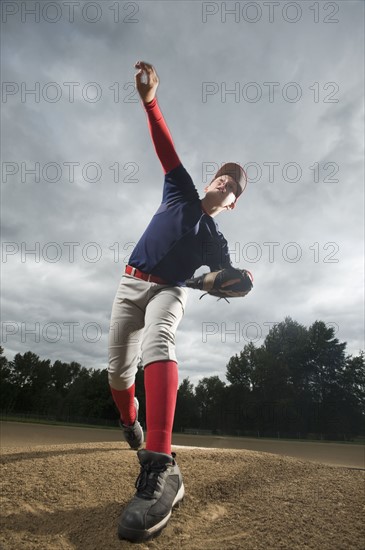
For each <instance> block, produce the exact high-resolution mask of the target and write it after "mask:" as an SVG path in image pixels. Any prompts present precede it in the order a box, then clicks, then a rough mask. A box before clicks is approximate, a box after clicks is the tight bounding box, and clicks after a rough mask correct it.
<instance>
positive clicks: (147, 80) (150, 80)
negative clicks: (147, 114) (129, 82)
mask: <svg viewBox="0 0 365 550" xmlns="http://www.w3.org/2000/svg"><path fill="white" fill-rule="evenodd" d="M134 67H135V68H136V69H139V71H138V73H136V74H135V75H134V80H135V83H136V88H137V90H138V93H139V95H140V96H141V99H142V101H143V102H144V103H150V102H151V101H152V100H153V99H154V98H155V95H156V90H157V86H158V84H159V78H158V76H157V73H156V71H155V69H154V67H153V66H152V65H150V63H146V62H145V61H137V63H135V65H134Z"/></svg>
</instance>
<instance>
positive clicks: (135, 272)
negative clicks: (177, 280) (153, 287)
mask: <svg viewBox="0 0 365 550" xmlns="http://www.w3.org/2000/svg"><path fill="white" fill-rule="evenodd" d="M125 272H126V273H128V275H132V276H133V277H138V279H143V280H144V281H148V282H150V283H158V284H159V285H167V284H169V283H167V282H166V281H164V280H163V279H161V278H160V277H157V276H156V275H148V273H143V271H140V270H139V269H137V268H136V267H132V266H131V265H126V267H125Z"/></svg>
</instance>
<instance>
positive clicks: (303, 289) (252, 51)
mask: <svg viewBox="0 0 365 550" xmlns="http://www.w3.org/2000/svg"><path fill="white" fill-rule="evenodd" d="M225 5H226V11H227V12H228V11H229V10H231V12H230V13H226V12H225V10H224V3H221V2H198V1H194V2H193V1H179V2H172V1H154V2H147V1H131V2H120V3H118V2H114V1H113V2H108V1H102V2H101V1H99V2H83V1H79V2H77V3H76V2H75V3H71V4H70V3H68V4H67V3H66V2H63V1H58V2H33V1H28V2H26V3H24V2H10V1H9V2H3V3H2V9H3V13H2V44H1V46H2V60H1V61H2V82H3V93H2V113H1V123H2V146H1V147H2V150H1V153H2V182H1V188H2V241H3V242H2V260H1V270H2V283H3V292H2V346H3V347H4V348H5V354H6V356H7V357H8V358H9V359H11V358H12V357H13V356H14V355H15V354H16V353H18V352H20V353H24V352H26V351H28V350H31V351H33V352H35V353H36V354H38V355H39V356H40V357H41V358H43V359H46V358H49V359H51V360H52V361H55V360H56V359H61V360H63V361H78V362H79V363H81V364H82V365H84V366H87V367H93V368H105V367H106V366H107V354H108V351H107V336H108V328H109V320H110V312H111V307H112V302H113V299H114V295H115V293H116V290H117V287H118V284H119V281H120V278H121V274H122V270H123V267H124V265H125V263H126V262H127V261H128V257H129V255H130V253H131V252H132V250H133V246H134V245H135V244H136V242H137V241H138V239H139V237H140V236H141V234H142V232H143V231H144V229H145V227H146V226H147V224H148V223H149V221H150V219H151V217H152V215H153V214H154V212H155V211H156V209H157V208H158V206H159V204H160V201H161V197H162V186H163V172H162V168H161V165H160V163H159V160H158V159H157V157H156V154H155V151H154V149H153V146H152V143H151V139H150V136H149V133H148V127H147V121H146V115H145V113H144V111H143V109H142V107H141V105H140V103H139V100H138V96H137V95H136V93H135V90H134V73H135V72H136V71H135V69H134V63H135V62H136V61H137V60H139V59H141V60H144V61H148V62H150V63H152V64H153V65H154V66H155V68H156V71H157V73H158V75H159V78H160V85H159V88H158V92H157V96H158V100H159V104H160V107H161V110H162V112H163V114H164V116H165V119H166V121H167V124H168V126H169V128H170V131H171V133H172V136H173V139H174V142H175V146H176V149H177V152H178V154H179V157H180V159H181V161H182V162H183V164H184V166H185V167H186V169H187V170H188V172H189V173H190V175H191V176H192V178H193V181H194V182H195V185H196V187H197V189H198V191H199V193H200V194H201V197H203V188H204V186H205V184H206V183H207V182H208V181H210V179H211V176H212V175H213V174H214V172H215V171H216V170H217V168H218V167H219V166H220V165H221V164H222V163H223V162H227V161H236V162H240V163H241V164H242V165H243V166H245V167H246V169H247V172H248V176H249V185H248V188H247V189H246V191H245V193H244V195H243V196H242V197H241V198H240V200H239V203H238V207H237V208H236V209H235V210H234V211H233V212H225V213H222V214H221V215H219V216H218V217H217V218H215V221H216V222H217V223H218V225H219V229H220V230H221V231H222V232H223V234H224V235H225V237H226V239H227V240H228V242H229V245H230V250H231V257H232V262H233V264H234V265H236V266H237V267H246V268H247V269H249V270H250V271H252V273H253V275H254V289H253V291H252V292H251V293H250V295H249V296H247V297H246V298H245V299H232V300H231V301H230V303H229V304H228V303H226V302H224V301H222V300H221V301H219V302H217V301H216V299H215V298H213V297H211V296H205V297H204V298H203V299H202V300H199V296H200V295H201V293H200V291H194V290H191V289H190V290H189V299H188V304H187V309H186V312H185V316H184V318H183V320H182V322H181V324H180V327H179V330H178V333H177V338H176V344H177V357H178V360H179V364H180V381H181V380H182V379H183V378H184V377H186V376H189V378H190V380H191V381H192V382H193V383H196V382H197V381H198V380H199V379H201V378H202V377H203V376H212V375H219V376H220V378H221V379H222V380H225V370H226V365H227V362H228V360H229V358H230V357H231V356H232V355H234V354H236V353H239V352H240V350H242V349H243V347H244V345H245V344H247V343H248V342H249V341H250V340H252V341H254V342H255V343H256V344H257V345H260V344H262V342H263V339H264V338H265V336H266V335H267V333H268V330H269V328H270V326H272V324H273V323H275V322H280V321H282V320H283V319H284V318H285V316H291V317H292V318H293V319H295V320H296V321H298V322H300V323H302V324H304V325H306V326H309V325H310V324H312V323H313V322H314V321H315V320H322V321H324V322H326V323H327V324H329V325H331V326H334V327H335V331H336V337H337V338H339V340H340V341H342V342H343V341H345V342H347V344H348V346H347V352H348V353H351V354H357V353H358V352H359V350H360V349H363V348H364V342H363V330H364V319H363V299H364V296H363V290H364V289H363V277H364V273H363V232H364V223H363V215H364V211H363V204H364V191H363V181H364V173H363V168H364V167H363V145H364V144H363V130H364V128H363V126H364V101H363V91H364V72H363V66H364V65H363V64H364V59H363V40H364V26H363V21H364V18H363V15H364V13H363V12H364V4H363V2H361V1H346V2H345V1H336V2H307V1H301V2H276V3H267V2H265V3H262V2H250V3H248V2H239V3H238V2H226V3H225ZM235 6H236V8H235ZM233 8H235V9H236V11H235V12H232V10H233ZM205 271H207V268H204V267H202V268H200V270H199V271H198V272H197V273H200V272H205Z"/></svg>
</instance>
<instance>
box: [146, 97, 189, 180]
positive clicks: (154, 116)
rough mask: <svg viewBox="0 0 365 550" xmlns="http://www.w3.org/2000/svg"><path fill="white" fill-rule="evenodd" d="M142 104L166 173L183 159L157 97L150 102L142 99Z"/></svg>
mask: <svg viewBox="0 0 365 550" xmlns="http://www.w3.org/2000/svg"><path fill="white" fill-rule="evenodd" d="M142 105H143V107H144V109H145V111H146V113H147V117H148V127H149V130H150V134H151V137H152V141H153V145H154V147H155V150H156V153H157V156H158V158H159V159H160V162H161V164H162V168H163V170H164V173H165V174H166V173H167V172H170V170H172V169H173V168H176V166H178V165H179V164H180V163H181V161H180V159H179V157H178V156H177V153H176V151H175V146H174V142H173V141H172V137H171V134H170V131H169V129H168V127H167V125H166V122H165V119H164V117H163V114H162V113H161V110H160V107H159V105H158V103H157V97H155V98H154V99H153V100H152V101H151V102H150V103H144V102H143V101H142Z"/></svg>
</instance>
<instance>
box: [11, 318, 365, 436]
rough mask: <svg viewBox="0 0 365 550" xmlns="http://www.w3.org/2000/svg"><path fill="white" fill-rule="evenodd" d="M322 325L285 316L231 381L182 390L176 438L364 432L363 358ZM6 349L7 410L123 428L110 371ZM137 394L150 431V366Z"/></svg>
mask: <svg viewBox="0 0 365 550" xmlns="http://www.w3.org/2000/svg"><path fill="white" fill-rule="evenodd" d="M346 345H347V344H346V342H342V343H341V342H339V341H338V339H337V338H335V329H334V328H333V327H329V326H327V325H326V324H325V323H324V322H323V321H315V322H314V323H313V324H312V325H311V326H309V327H308V328H307V327H305V326H303V325H301V324H299V323H298V322H296V321H294V320H293V319H291V318H290V317H286V318H285V320H284V321H283V322H281V323H277V324H275V325H274V326H273V327H272V328H271V329H270V331H269V333H268V335H267V336H266V338H265V340H264V343H263V344H262V345H261V346H259V347H256V346H255V345H254V343H253V342H250V343H248V344H246V345H245V346H244V348H243V350H241V351H240V353H239V354H236V355H234V356H232V357H231V358H230V359H229V361H228V364H227V365H226V373H225V376H226V380H227V382H224V381H222V380H221V379H220V378H219V377H218V376H210V377H205V378H202V379H201V380H199V382H198V383H197V385H196V386H195V387H194V385H193V384H192V383H191V382H190V380H189V378H188V377H187V378H184V379H183V380H182V382H181V383H180V385H179V389H178V395H177V404H176V412H175V420H174V431H178V432H181V431H197V432H198V431H200V430H207V431H210V432H212V433H216V434H228V435H240V436H245V435H246V436H260V437H278V436H279V437H300V438H306V437H308V438H309V437H311V438H313V437H321V438H323V439H347V440H351V439H353V438H354V437H357V436H359V435H364V434H365V430H364V424H365V423H364V420H365V365H364V352H363V351H359V354H358V355H357V356H352V355H348V354H346ZM3 353H4V351H3V349H2V348H0V376H1V411H2V414H3V415H4V414H5V415H11V414H13V415H17V414H27V415H30V416H31V415H35V416H42V417H48V418H50V419H54V420H61V421H68V422H86V423H93V424H101V423H103V424H108V423H109V424H111V425H117V419H118V414H117V409H116V407H115V405H114V402H113V399H112V397H111V394H110V390H109V385H108V375H107V370H106V369H89V368H86V367H84V366H81V365H80V364H79V363H76V362H71V363H65V362H62V361H60V360H56V361H55V362H54V363H53V364H51V361H50V360H49V359H47V360H41V359H40V358H39V357H38V356H37V355H36V354H34V353H32V352H31V351H28V352H26V353H24V354H23V355H21V354H19V353H18V354H16V355H15V357H14V359H13V360H12V361H8V360H7V359H6V357H5V356H4V354H3ZM136 394H137V396H138V398H139V401H140V412H139V418H140V421H141V422H142V424H144V425H145V396H144V382H143V368H142V365H139V367H138V372H137V377H136Z"/></svg>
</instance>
